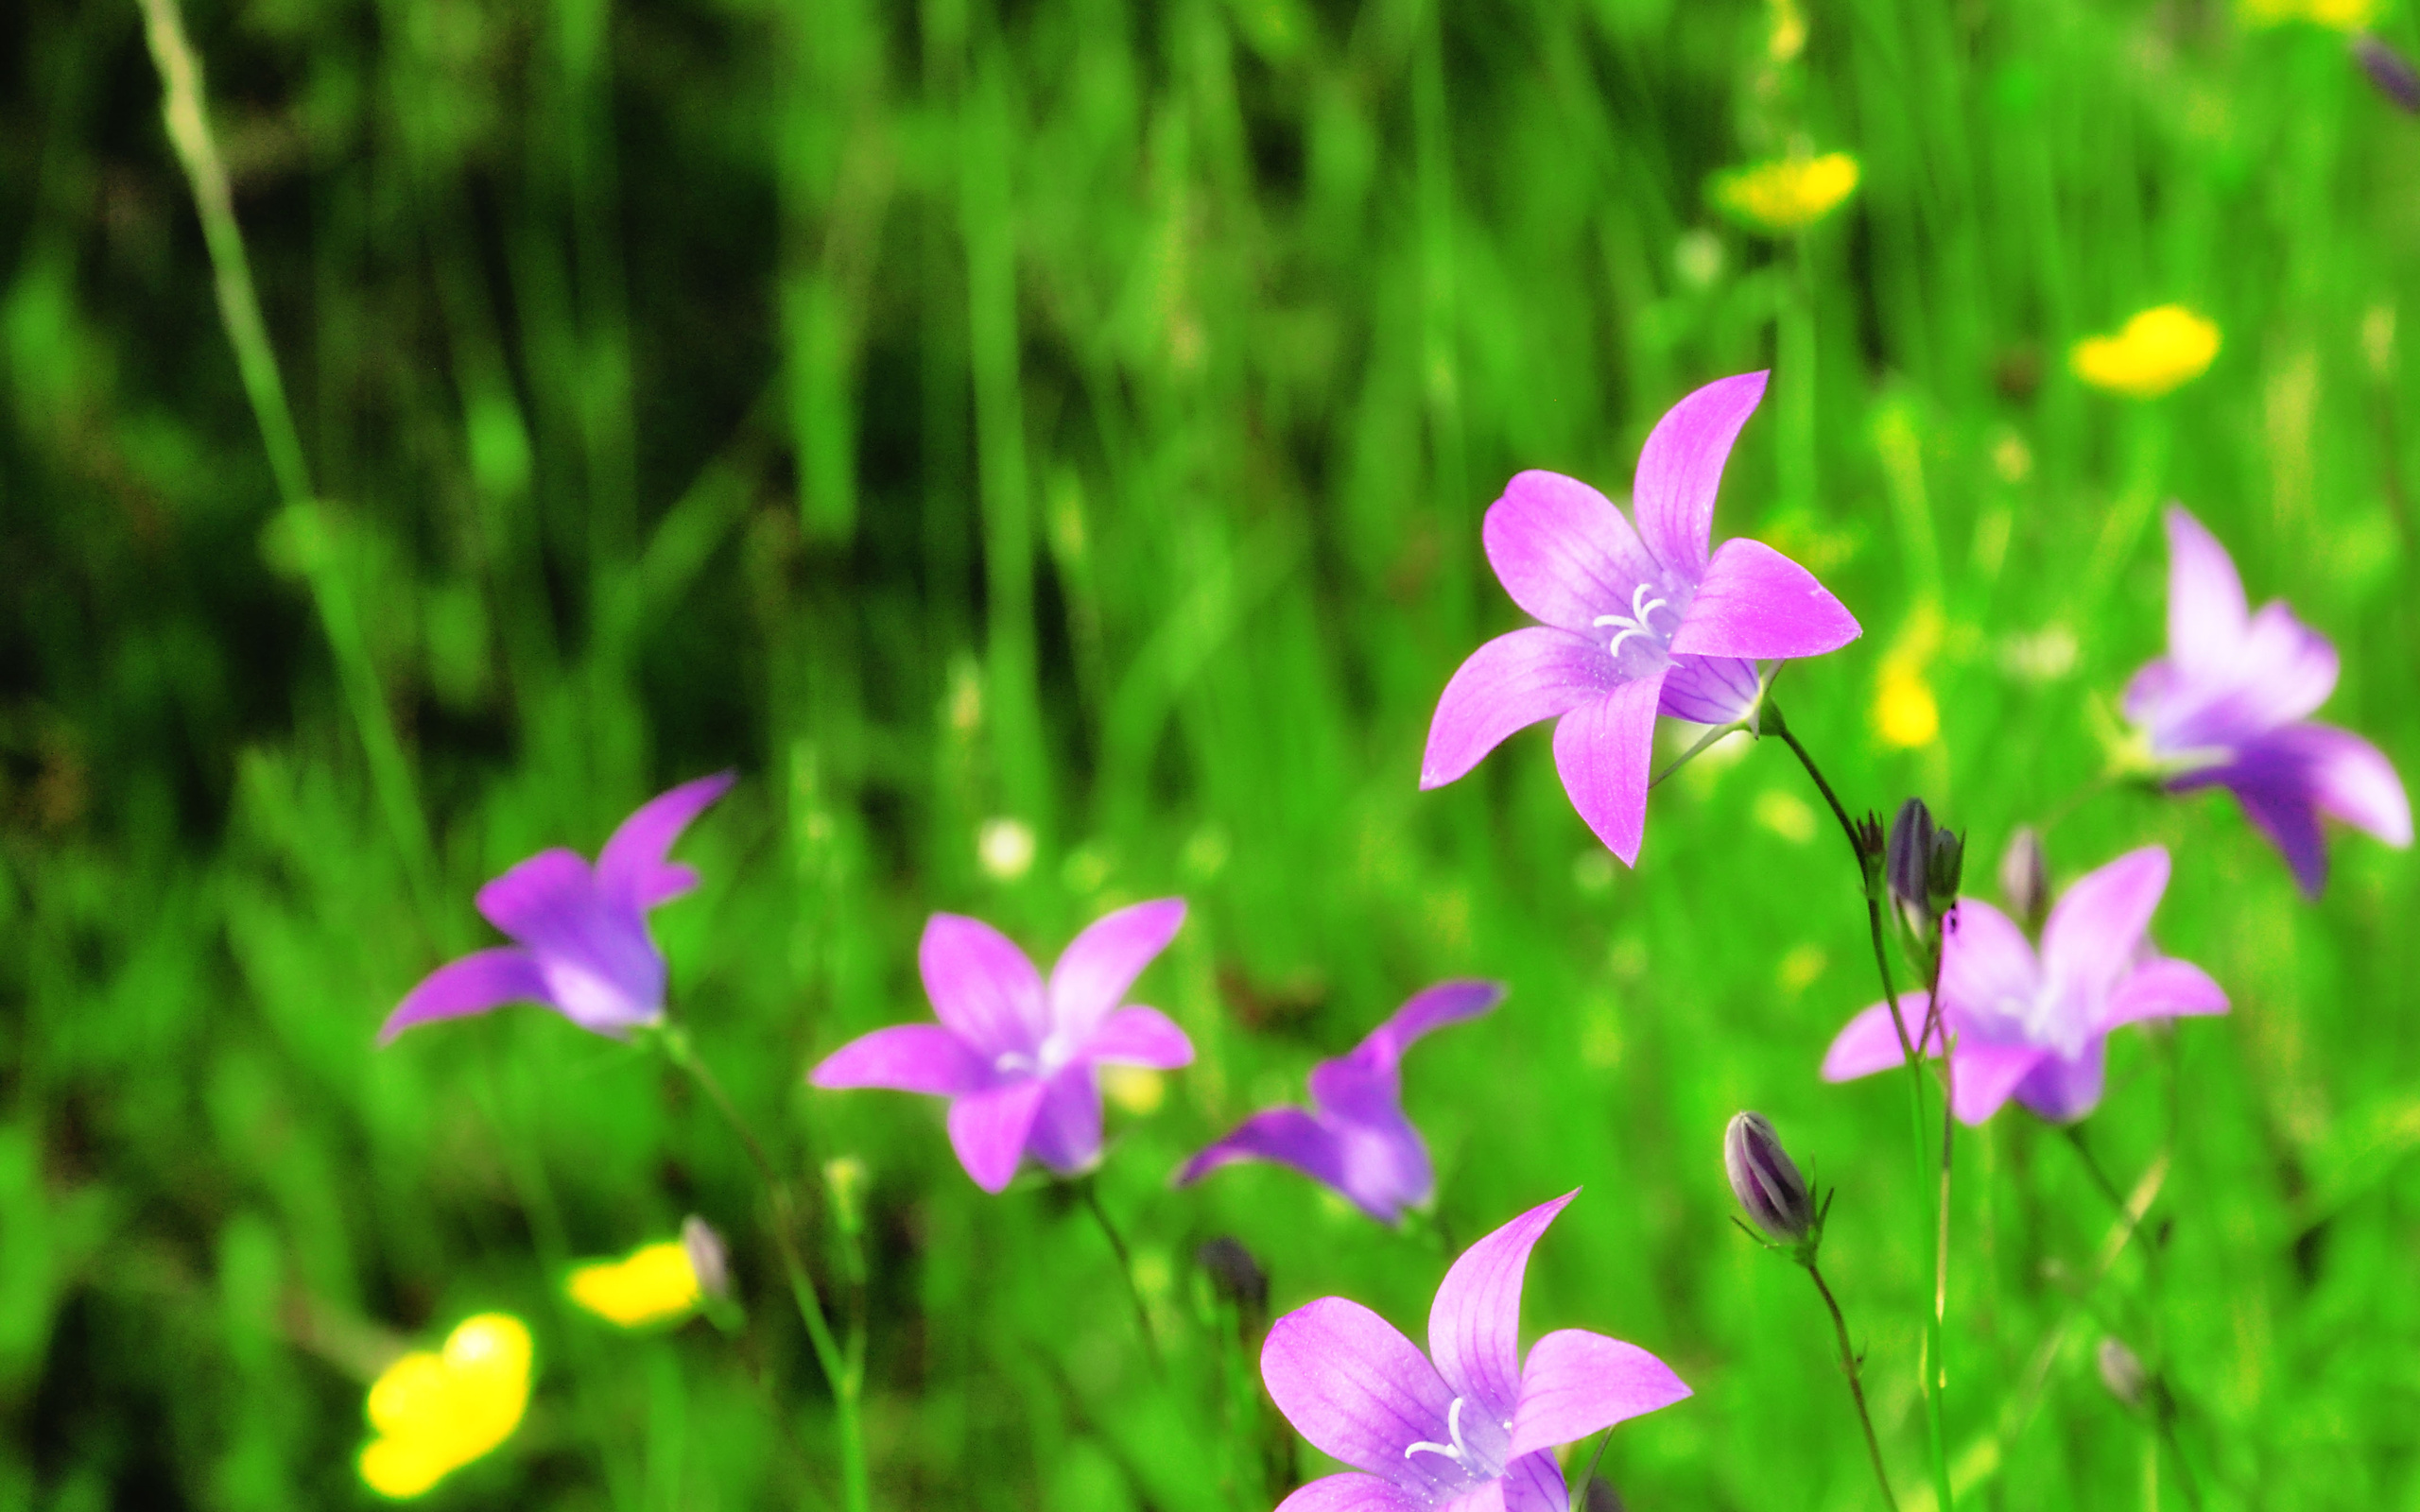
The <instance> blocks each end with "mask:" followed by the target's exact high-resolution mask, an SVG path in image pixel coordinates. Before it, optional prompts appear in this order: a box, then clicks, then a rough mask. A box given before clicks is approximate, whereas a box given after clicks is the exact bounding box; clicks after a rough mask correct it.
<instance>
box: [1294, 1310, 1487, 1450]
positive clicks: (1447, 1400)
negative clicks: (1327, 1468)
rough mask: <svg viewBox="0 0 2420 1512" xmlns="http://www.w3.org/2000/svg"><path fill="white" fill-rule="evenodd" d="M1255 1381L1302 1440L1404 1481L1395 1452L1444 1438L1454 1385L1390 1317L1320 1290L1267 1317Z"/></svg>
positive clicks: (1446, 1432)
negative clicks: (1270, 1319) (1310, 1299)
mask: <svg viewBox="0 0 2420 1512" xmlns="http://www.w3.org/2000/svg"><path fill="white" fill-rule="evenodd" d="M1260 1375H1261V1380H1262V1382H1263V1383H1266V1384H1267V1386H1268V1387H1269V1395H1270V1399H1271V1400H1273V1401H1275V1402H1276V1403H1277V1410H1278V1411H1279V1412H1282V1413H1284V1414H1285V1415H1286V1420H1287V1421H1288V1422H1290V1423H1292V1424H1293V1425H1294V1431H1295V1432H1296V1433H1298V1434H1301V1435H1303V1436H1304V1437H1305V1438H1306V1439H1308V1440H1309V1441H1310V1443H1311V1447H1312V1448H1314V1449H1317V1450H1318V1451H1319V1452H1322V1453H1323V1454H1326V1455H1327V1456H1329V1457H1330V1458H1332V1459H1338V1460H1341V1461H1343V1462H1344V1463H1345V1464H1347V1465H1350V1466H1352V1467H1353V1468H1354V1469H1362V1470H1368V1471H1369V1472H1370V1473H1372V1474H1374V1475H1378V1476H1382V1477H1384V1478H1385V1479H1387V1480H1390V1481H1392V1482H1394V1483H1395V1484H1397V1485H1403V1484H1404V1472H1405V1468H1406V1461H1405V1456H1404V1451H1405V1450H1407V1449H1409V1448H1410V1447H1411V1446H1412V1445H1414V1444H1417V1443H1421V1442H1424V1441H1426V1442H1444V1441H1446V1440H1447V1438H1448V1430H1447V1425H1446V1417H1447V1412H1448V1409H1450V1408H1451V1407H1452V1405H1453V1400H1454V1393H1453V1392H1452V1391H1451V1390H1450V1389H1448V1388H1447V1386H1446V1384H1445V1383H1444V1381H1443V1378H1441V1377H1440V1376H1439V1375H1438V1374H1437V1371H1436V1369H1435V1367H1434V1366H1430V1365H1429V1363H1428V1361H1427V1359H1426V1357H1425V1356H1424V1355H1422V1354H1421V1352H1420V1350H1419V1349H1417V1348H1415V1347H1414V1346H1413V1344H1412V1342H1411V1341H1410V1340H1409V1339H1407V1338H1405V1337H1404V1336H1403V1335H1402V1334H1401V1333H1400V1332H1397V1331H1396V1330H1395V1327H1394V1325H1393V1324H1392V1323H1389V1322H1388V1321H1387V1320H1386V1319H1385V1318H1382V1317H1380V1316H1379V1315H1378V1314H1375V1313H1373V1312H1371V1311H1370V1310H1369V1309H1368V1308H1366V1307H1363V1306H1362V1305H1361V1304H1360V1303H1358V1302H1353V1301H1347V1300H1346V1299H1345V1298H1343V1297H1322V1298H1320V1299H1319V1300H1318V1301H1316V1302H1313V1303H1311V1304H1309V1305H1308V1306H1306V1307H1301V1308H1297V1309H1295V1310H1294V1311H1293V1312H1291V1313H1288V1314H1286V1315H1285V1316H1284V1317H1281V1318H1279V1319H1278V1320H1277V1321H1276V1322H1275V1323H1272V1324H1271V1325H1270V1328H1269V1339H1268V1342H1267V1343H1265V1344H1264V1345H1262V1346H1261V1350H1260Z"/></svg>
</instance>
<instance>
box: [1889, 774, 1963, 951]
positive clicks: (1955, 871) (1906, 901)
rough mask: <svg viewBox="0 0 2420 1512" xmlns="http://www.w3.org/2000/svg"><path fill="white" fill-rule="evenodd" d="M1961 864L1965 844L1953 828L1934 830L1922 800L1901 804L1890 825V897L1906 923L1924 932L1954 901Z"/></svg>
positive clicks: (1909, 800)
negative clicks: (1906, 920)
mask: <svg viewBox="0 0 2420 1512" xmlns="http://www.w3.org/2000/svg"><path fill="white" fill-rule="evenodd" d="M1965 865H1966V842H1965V841H1964V840H1963V839H1962V838H1961V837H1960V836H1959V834H1958V832H1956V831H1955V830H1943V829H1936V828H1935V827H1934V825H1933V822H1932V811H1931V810H1930V809H1927V808H1926V807H1925V800H1924V799H1920V798H1911V799H1908V801H1907V802H1905V803H1903V804H1901V805H1900V807H1899V816H1898V817H1897V818H1896V819H1893V821H1892V823H1891V844H1890V855H1889V861H1888V863H1887V869H1888V871H1889V874H1890V879H1891V895H1892V897H1893V898H1894V899H1896V900H1897V902H1898V904H1899V907H1900V910H1901V912H1903V913H1904V914H1906V915H1907V916H1908V918H1909V921H1910V925H1911V926H1914V925H1918V924H1921V925H1922V929H1921V930H1920V933H1924V932H1929V930H1930V928H1931V926H1932V924H1933V923H1935V922H1937V921H1938V920H1939V919H1941V917H1942V916H1943V915H1944V914H1946V913H1948V912H1949V911H1950V909H1952V908H1954V907H1956V906H1957V905H1958V884H1959V882H1960V880H1961V878H1962V874H1963V873H1964V871H1965Z"/></svg>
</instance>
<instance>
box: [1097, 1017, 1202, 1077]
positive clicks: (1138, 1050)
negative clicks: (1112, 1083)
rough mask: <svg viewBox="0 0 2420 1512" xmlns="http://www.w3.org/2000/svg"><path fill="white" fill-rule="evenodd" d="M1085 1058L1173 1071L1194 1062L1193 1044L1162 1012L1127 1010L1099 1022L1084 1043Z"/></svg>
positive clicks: (1154, 1069)
mask: <svg viewBox="0 0 2420 1512" xmlns="http://www.w3.org/2000/svg"><path fill="white" fill-rule="evenodd" d="M1082 1055H1083V1057H1084V1058H1086V1059H1088V1060H1106V1061H1109V1062H1111V1063H1113V1064H1115V1065H1120V1066H1149V1067H1150V1068H1151V1069H1152V1070H1153V1071H1174V1070H1175V1069H1176V1068H1177V1067H1179V1066H1189V1065H1191V1064H1192V1063H1193V1041H1192V1040H1188V1039H1186V1038H1185V1035H1184V1030H1183V1029H1180V1028H1178V1027H1177V1026H1176V1024H1175V1023H1174V1022H1171V1021H1170V1020H1169V1018H1168V1016H1167V1014H1165V1013H1162V1012H1161V1011H1160V1010H1159V1009H1157V1008H1145V1007H1127V1008H1119V1009H1118V1010H1117V1011H1116V1012H1115V1013H1112V1014H1110V1015H1109V1016H1108V1017H1107V1018H1105V1019H1103V1020H1101V1021H1100V1027H1099V1028H1098V1029H1095V1030H1094V1031H1093V1036H1092V1038H1091V1039H1090V1040H1085V1041H1084V1047H1083V1051H1082Z"/></svg>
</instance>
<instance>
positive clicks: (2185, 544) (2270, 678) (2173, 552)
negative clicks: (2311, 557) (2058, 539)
mask: <svg viewBox="0 0 2420 1512" xmlns="http://www.w3.org/2000/svg"><path fill="white" fill-rule="evenodd" d="M2168 546H2169V571H2168V655H2166V656H2164V657H2162V658H2160V659H2159V660H2158V661H2156V662H2152V663H2151V664H2150V665H2149V666H2146V667H2144V668H2143V669H2142V670H2141V671H2140V672H2137V673H2136V674H2135V679H2134V680H2133V681H2132V682H2130V683H2128V684H2127V685H2126V716H2127V717H2128V718H2129V719H2132V720H2134V721H2135V724H2137V725H2138V726H2140V727H2141V728H2142V730H2143V738H2144V740H2145V741H2146V742H2147V744H2148V746H2149V748H2150V752H2151V756H2152V761H2153V763H2154V764H2155V765H2156V766H2157V768H2158V770H2159V772H2160V775H2161V777H2162V780H2163V781H2164V782H2165V784H2166V786H2167V788H2168V790H2169V792H2171V793H2184V792H2190V791H2192V790H2193V789H2195V788H2201V787H2213V786H2215V787H2223V788H2225V789H2226V790H2227V791H2229V792H2230V793H2233V794H2234V795H2235V797H2236V800H2237V801H2238V803H2241V804H2242V805H2243V812H2244V814H2245V815H2246V816H2249V817H2250V818H2251V820H2252V822H2253V823H2254V824H2256V825H2257V826H2259V828H2260V830H2261V831H2262V833H2265V834H2267V835H2268V836H2269V838H2270V839H2271V840H2272V841H2273V842H2274V843H2275V844H2276V847H2277V849H2278V850H2279V851H2283V852H2284V853H2285V856H2286V860H2287V862H2288V864H2289V865H2290V866H2291V867H2292V868H2293V870H2294V880H2295V881H2296V882H2298V883H2300V884H2301V885H2302V888H2303V891H2304V892H2306V893H2308V894H2309V895H2311V896H2312V897H2317V896H2318V894H2319V890H2320V888H2321V886H2322V885H2325V883H2326V881H2327V849H2326V845H2325V840H2324V838H2323V836H2322V835H2321V833H2320V823H2319V821H2320V816H2322V815H2328V816H2333V817H2335V818H2339V819H2342V820H2343V821H2344V822H2345V823H2347V824H2350V825H2353V826H2354V827H2356V828H2358V829H2362V830H2366V831H2368V832H2369V833H2372V834H2374V835H2377V837H2378V838H2379V839H2381V840H2384V841H2385V842H2387V843H2388V844H2389V845H2393V846H2406V845H2410V844H2411V800H2410V799H2408V798H2407V797H2406V796H2405V794H2404V791H2403V782H2402V779H2400V778H2398V777H2397V776H2395V772H2394V767H2393V766H2392V765H2389V764H2388V762H2387V759H2386V757H2385V756H2383V755H2381V754H2380V753H2379V751H2378V748H2377V747H2375V746H2373V745H2371V744H2370V743H2369V742H2368V741H2366V740H2363V739H2362V738H2361V737H2360V736H2359V735H2356V734H2354V733H2352V732H2351V731H2350V730H2339V729H2337V728H2336V727H2335V726H2333V725H2322V724H2316V723H2313V722H2312V721H2310V720H2308V719H2306V718H2304V717H2303V716H2304V715H2306V714H2308V713H2311V712H2312V711H2313V710H2315V709H2317V708H2318V707H2319V706H2320V705H2321V704H2323V703H2325V702H2326V701H2327V696H2328V695H2329V694H2330V693H2332V692H2334V691H2335V688H2336V670H2337V662H2336V648H2335V646H2333V645H2331V644H2328V641H2327V638H2326V637H2325V636H2323V635H2321V634H2320V633H2318V632H2317V631H2316V630H2313V629H2311V628H2310V627H2308V626H2306V625H2305V624H2303V622H2302V621H2300V620H2298V619H2296V618H2295V617H2294V612H2293V610H2290V609H2288V608H2287V607H2286V605H2285V604H2284V603H2283V602H2282V601H2278V600H2272V601H2271V602H2270V603H2268V604H2265V605H2263V606H2262V607H2261V609H2260V611H2259V612H2258V613H2256V614H2255V613H2251V612H2248V610H2247V606H2246V602H2245V599H2244V595H2243V580H2242V579H2241V578H2240V577H2238V576H2236V570H2235V562H2234V560H2233V558H2230V557H2228V555H2227V551H2226V548H2225V547H2224V546H2221V544H2219V541H2218V538H2217V537H2215V536H2213V535H2211V534H2210V533H2209V531H2207V530H2205V529H2204V528H2203V526H2202V523H2201V522H2200V521H2198V520H2196V519H2194V518H2193V517H2192V516H2191V515H2190V514H2187V512H2186V511H2185V510H2183V509H2182V508H2179V507H2174V506H2170V507H2169V511H2168Z"/></svg>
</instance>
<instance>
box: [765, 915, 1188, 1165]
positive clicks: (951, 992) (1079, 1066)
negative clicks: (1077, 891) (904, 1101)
mask: <svg viewBox="0 0 2420 1512" xmlns="http://www.w3.org/2000/svg"><path fill="white" fill-rule="evenodd" d="M1183 923H1184V900H1183V899H1182V898H1163V899H1161V900H1159V901H1158V902H1148V903H1136V904H1135V905H1134V906H1133V907H1132V908H1121V909H1119V910H1118V911H1117V912H1115V913H1114V914H1110V915H1108V916H1106V917H1104V918H1102V919H1097V920H1095V921H1094V922H1093V924H1092V925H1091V926H1090V927H1089V928H1087V929H1086V930H1085V931H1084V932H1083V933H1082V934H1080V935H1079V936H1076V938H1075V940H1074V941H1073V942H1072V943H1071V944H1069V945H1068V947H1067V949H1066V951H1065V952H1064V953H1063V954H1061V955H1060V957H1059V963H1058V964H1057V965H1056V966H1054V967H1052V968H1051V969H1050V980H1049V981H1048V983H1045V982H1044V981H1043V979H1042V976H1041V974H1040V973H1039V972H1037V971H1034V969H1033V963H1032V962H1031V961H1030V960H1029V959H1027V957H1026V954H1025V952H1023V951H1021V950H1019V949H1017V947H1016V946H1015V944H1014V943H1013V942H1011V940H1010V939H1009V937H1008V936H1005V935H1003V934H1001V933H1000V932H999V931H998V930H996V929H994V928H993V927H992V926H991V925H989V924H987V923H984V922H983V921H982V920H981V919H966V918H963V917H961V916H959V915H957V914H935V915H934V916H933V917H932V919H931V920H930V921H929V922H927V923H926V924H925V938H924V941H923V943H921V944H920V945H919V946H918V947H917V950H916V965H917V968H918V970H919V971H922V972H923V973H924V978H925V995H926V996H928V997H930V998H931V999H932V1000H933V1013H934V1015H935V1017H937V1018H939V1019H940V1020H941V1022H939V1023H903V1024H895V1025H893V1026H891V1027H890V1028H888V1029H876V1030H875V1031H874V1032H873V1033H872V1034H869V1035H865V1036H862V1037H860V1038H858V1039H856V1040H851V1041H849V1042H848V1043H847V1044H845V1045H842V1046H841V1047H840V1048H839V1049H838V1050H836V1051H834V1052H833V1053H832V1054H831V1055H830V1056H828V1057H825V1058H824V1060H823V1062H822V1063H821V1065H818V1066H817V1067H816V1068H815V1069H814V1070H813V1071H812V1072H810V1073H808V1074H807V1080H809V1081H810V1082H812V1083H814V1084H815V1085H816V1086H818V1087H826V1088H843V1087H888V1088H891V1089H893V1090H895V1091H903V1092H924V1093H926V1094H928V1095H930V1096H935V1097H946V1098H948V1099H949V1100H950V1103H949V1140H950V1144H951V1146H952V1147H953V1148H954V1149H956V1150H957V1152H958V1160H959V1164H960V1165H963V1166H964V1167H966V1174H967V1175H968V1176H970V1177H974V1178H975V1184H976V1185H977V1186H979V1187H981V1188H982V1189H983V1190H984V1191H986V1192H998V1191H1001V1190H1003V1189H1005V1188H1006V1187H1007V1186H1008V1184H1009V1179H1010V1177H1013V1176H1015V1175H1016V1171H1017V1161H1018V1160H1020V1159H1021V1158H1022V1157H1024V1156H1027V1155H1030V1156H1032V1157H1033V1158H1034V1159H1035V1160H1039V1161H1041V1162H1042V1163H1043V1164H1044V1165H1046V1166H1047V1167H1048V1168H1049V1169H1051V1170H1052V1171H1055V1172H1057V1173H1058V1174H1059V1175H1061V1176H1076V1175H1079V1174H1080V1173H1082V1172H1083V1171H1085V1170H1088V1169H1090V1168H1091V1166H1092V1165H1093V1163H1094V1162H1095V1161H1096V1160H1098V1159H1099V1157H1100V1083H1099V1079H1098V1075H1097V1074H1096V1073H1095V1071H1094V1067H1095V1066H1096V1065H1098V1064H1099V1063H1101V1062H1104V1061H1105V1062H1108V1063H1109V1064H1112V1065H1125V1066H1148V1067H1150V1068H1152V1069H1154V1070H1159V1071H1167V1070H1173V1069H1174V1068H1176V1067H1178V1066H1182V1065H1184V1064H1186V1063H1187V1062H1188V1061H1190V1060H1192V1059H1193V1043H1192V1041H1191V1040H1187V1039H1185V1037H1184V1030H1182V1029H1180V1028H1178V1027H1177V1026H1176V1025H1175V1024H1174V1023H1173V1022H1170V1021H1169V1019H1168V1017H1167V1015H1166V1014H1164V1013H1162V1012H1161V1011H1160V1010H1159V1009H1157V1008H1145V1007H1134V1006H1130V1005H1126V1002H1125V999H1126V991H1127V989H1128V988H1131V987H1132V986H1133V985H1134V979H1135V978H1136V977H1138V976H1140V975H1142V974H1143V969H1144V968H1145V967H1147V966H1149V965H1150V964H1151V961H1152V958H1153V957H1155V956H1157V955H1158V954H1160V952H1162V951H1164V950H1166V949H1167V945H1168V941H1169V940H1171V939H1174V938H1175V937H1176V932H1177V926H1179V925H1180V924H1183Z"/></svg>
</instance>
